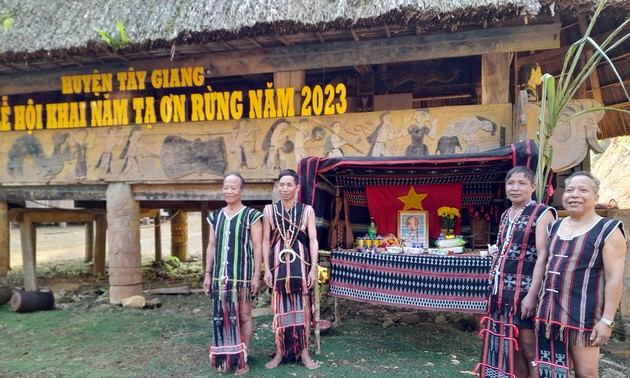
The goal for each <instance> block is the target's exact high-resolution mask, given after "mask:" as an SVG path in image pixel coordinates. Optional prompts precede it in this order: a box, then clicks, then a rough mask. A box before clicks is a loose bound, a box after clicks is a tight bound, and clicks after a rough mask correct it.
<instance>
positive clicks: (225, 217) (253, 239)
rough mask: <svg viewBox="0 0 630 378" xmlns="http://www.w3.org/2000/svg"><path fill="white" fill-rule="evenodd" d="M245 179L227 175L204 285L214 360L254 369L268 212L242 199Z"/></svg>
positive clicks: (222, 368)
mask: <svg viewBox="0 0 630 378" xmlns="http://www.w3.org/2000/svg"><path fill="white" fill-rule="evenodd" d="M244 186H245V181H244V180H243V177H242V176H241V175H239V174H238V173H230V174H228V175H227V176H225V178H224V179H223V190H222V191H223V198H224V199H225V202H226V203H227V206H226V207H224V208H222V209H219V210H217V211H215V212H213V213H212V214H211V215H210V216H209V217H208V223H210V238H209V243H208V249H207V252H206V272H205V275H204V280H203V288H204V290H205V292H206V293H208V294H210V296H211V298H212V300H213V322H212V324H213V338H212V346H210V360H211V361H212V365H213V366H215V367H217V370H218V371H219V372H220V373H225V372H227V371H228V370H230V369H231V368H232V367H233V366H236V375H241V374H245V373H247V372H248V371H249V367H248V366H247V352H248V351H249V346H250V342H251V339H252V328H253V323H252V296H253V295H254V294H255V293H256V292H257V291H258V287H259V282H260V265H261V263H262V249H261V247H262V222H261V218H262V214H261V213H260V211H258V210H256V209H253V208H250V207H247V206H245V205H243V203H242V202H241V196H242V194H243V189H244Z"/></svg>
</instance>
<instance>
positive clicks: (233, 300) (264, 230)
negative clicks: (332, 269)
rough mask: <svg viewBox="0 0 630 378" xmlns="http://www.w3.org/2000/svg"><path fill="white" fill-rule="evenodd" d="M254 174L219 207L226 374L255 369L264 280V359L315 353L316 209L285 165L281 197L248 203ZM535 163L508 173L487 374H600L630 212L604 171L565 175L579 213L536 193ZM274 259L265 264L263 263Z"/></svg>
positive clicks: (211, 266) (217, 289)
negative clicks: (606, 195)
mask: <svg viewBox="0 0 630 378" xmlns="http://www.w3.org/2000/svg"><path fill="white" fill-rule="evenodd" d="M244 188H245V181H244V179H243V177H242V176H241V175H239V174H238V173H231V174H228V175H227V176H226V177H225V178H224V180H223V197H224V199H225V202H226V206H225V207H224V208H222V209H219V210H217V211H215V212H213V213H212V214H211V215H210V216H209V217H208V222H209V223H210V227H211V232H210V238H209V244H208V250H207V260H206V271H205V276H204V283H203V287H204V289H205V291H206V293H208V294H209V295H210V297H211V298H212V300H213V301H212V302H213V342H212V346H211V347H210V359H211V362H212V365H213V366H215V367H216V368H217V370H218V371H219V372H227V371H229V370H230V369H232V368H233V367H236V374H237V375H241V374H244V373H246V372H248V371H249V367H248V365H247V353H248V351H249V348H250V342H251V338H252V332H253V329H252V297H253V295H255V294H256V293H257V291H258V289H259V285H260V278H261V265H262V266H264V274H263V281H264V283H265V284H266V285H267V286H269V287H270V288H271V289H272V309H273V312H274V319H273V330H274V332H275V344H276V351H275V355H274V356H273V358H272V360H271V361H269V362H267V364H266V365H265V366H266V367H267V368H269V369H272V368H275V367H276V366H278V365H279V364H280V363H281V362H283V361H284V362H287V361H293V362H295V361H298V360H301V362H302V363H303V364H304V366H306V367H307V368H308V369H315V368H317V367H318V364H317V363H316V362H315V361H313V360H312V359H311V357H310V355H309V351H308V349H309V335H310V326H311V319H312V305H313V291H312V289H313V288H314V287H316V286H315V285H316V284H317V258H318V255H317V254H318V250H319V246H318V243H317V235H316V229H315V213H314V210H313V208H312V207H311V206H309V205H305V204H301V203H298V202H296V200H295V198H296V193H297V191H298V190H299V183H298V175H297V173H296V172H295V171H293V170H290V169H287V170H283V171H282V172H280V175H279V178H278V192H279V194H280V201H278V202H277V203H274V204H270V205H266V206H265V208H264V211H263V213H261V212H260V211H258V210H256V209H254V208H250V207H247V206H245V205H243V203H242V201H241V197H242V194H243V190H244ZM535 189H536V184H535V181H534V173H533V172H532V170H531V169H529V168H527V167H523V166H517V167H515V168H513V169H512V170H510V171H509V172H508V173H507V176H506V182H505V191H506V195H507V197H508V199H509V200H510V202H511V204H512V206H511V207H510V208H509V209H507V210H506V211H505V212H504V213H503V215H502V217H501V221H500V224H499V233H498V238H497V244H496V247H497V248H496V250H495V251H494V253H493V264H492V268H491V271H490V275H489V291H490V293H489V297H488V308H487V314H486V316H484V317H483V318H482V330H481V332H480V335H481V337H482V339H483V347H482V352H481V361H480V362H479V364H478V365H477V366H476V368H475V369H476V371H477V373H478V374H479V375H480V376H482V377H493V378H494V377H518V378H521V377H530V378H534V377H538V376H540V377H544V378H546V377H554V378H555V377H568V376H569V371H570V369H571V368H573V369H574V372H575V375H576V376H577V377H597V374H598V364H599V360H598V359H599V348H600V346H601V345H603V344H605V343H606V342H607V341H608V339H609V338H610V336H611V332H612V328H613V325H614V322H613V319H614V317H615V313H616V311H617V307H618V306H619V302H620V300H621V290H622V281H623V271H624V264H625V253H626V240H625V231H624V228H623V224H622V222H621V221H618V220H613V219H608V218H604V217H601V216H599V215H598V214H597V213H596V212H595V204H596V203H597V201H598V199H599V196H598V191H599V181H598V180H597V179H596V178H595V177H593V176H592V175H591V174H590V173H588V172H583V171H581V172H575V173H573V174H572V175H570V176H569V177H568V178H567V179H566V181H565V190H564V194H563V196H562V204H563V207H564V209H565V210H566V211H567V212H568V217H566V218H564V219H560V220H558V219H557V218H558V214H557V212H556V210H555V209H553V208H552V207H549V206H547V205H544V204H542V203H540V202H537V201H534V200H533V199H532V195H533V193H534V190H535ZM263 263H264V264H263Z"/></svg>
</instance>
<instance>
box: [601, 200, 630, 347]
mask: <svg viewBox="0 0 630 378" xmlns="http://www.w3.org/2000/svg"><path fill="white" fill-rule="evenodd" d="M607 217H608V218H613V219H618V220H620V221H623V223H624V224H626V225H627V224H630V210H618V209H610V210H608V214H607ZM628 262H630V239H627V240H626V265H625V267H624V271H623V291H622V292H621V305H620V312H621V326H622V327H623V331H624V333H625V335H626V344H628V343H630V264H629V263H628Z"/></svg>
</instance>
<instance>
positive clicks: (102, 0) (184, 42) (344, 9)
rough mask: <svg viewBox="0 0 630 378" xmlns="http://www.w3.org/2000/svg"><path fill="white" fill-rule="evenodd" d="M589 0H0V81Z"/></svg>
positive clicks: (619, 10)
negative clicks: (104, 35) (121, 38)
mask: <svg viewBox="0 0 630 378" xmlns="http://www.w3.org/2000/svg"><path fill="white" fill-rule="evenodd" d="M595 7H596V1H594V0H557V1H553V0H440V1H436V0H291V1H289V0H265V1H263V0H243V1H234V0H198V1H191V0H152V1H144V0H125V1H121V0H48V1H41V0H38V1H36V0H0V21H2V20H3V19H4V18H6V17H10V18H13V19H14V23H13V25H12V26H11V27H10V29H9V30H8V31H4V30H3V29H2V28H0V81H1V79H3V78H7V79H8V78H14V79H15V78H17V77H19V78H22V77H26V76H28V75H31V74H38V73H43V72H49V73H50V72H55V71H57V72H58V71H59V70H64V69H68V68H71V67H82V68H87V67H90V66H93V65H101V64H112V65H113V64H122V65H131V64H133V63H134V62H137V61H138V60H147V59H150V60H153V59H163V58H171V59H172V57H173V55H174V54H177V55H178V56H179V57H180V58H182V57H196V56H207V55H208V54H213V53H220V52H226V51H236V50H238V51H247V50H248V49H252V51H253V50H255V49H260V48H268V47H277V46H291V45H305V44H321V43H328V42H337V41H353V40H354V41H359V40H366V39H367V40H369V39H383V38H390V37H395V36H404V35H417V34H420V33H437V32H446V33H448V32H454V31H457V30H466V29H480V28H490V27H495V26H507V25H514V24H519V25H522V24H524V23H526V22H529V23H533V22H534V23H535V22H538V21H539V20H542V19H545V18H547V19H548V16H552V15H556V16H557V15H561V16H568V15H571V16H574V15H580V16H588V15H589V14H590V13H591V12H592V11H593V9H594V8H595ZM603 16H604V17H608V18H610V19H625V18H627V17H629V16H630V1H628V0H622V1H620V0H609V1H608V2H607V9H606V10H605V12H604V15H603ZM116 21H120V22H121V23H122V25H123V26H124V28H125V30H126V33H127V36H128V38H129V43H128V44H127V45H126V46H125V47H123V48H120V49H117V50H115V51H113V50H112V48H111V47H109V46H107V44H105V43H104V42H103V40H102V39H101V38H100V36H99V35H98V34H97V32H96V31H95V30H94V29H95V28H96V29H102V30H105V31H107V32H109V33H111V34H112V35H115V34H117V33H118V31H117V29H116ZM566 30H567V29H565V28H564V27H563V31H562V33H563V34H566ZM608 30H610V29H608ZM579 32H580V30H579V29H578V30H577V33H575V35H571V36H570V38H569V39H568V40H565V39H566V38H564V36H561V40H562V45H564V46H566V45H567V44H570V43H572V42H573V41H575V40H576V39H577V38H579V37H580V35H579ZM604 32H605V31H604ZM602 33H603V32H602ZM576 35H577V37H576ZM618 50H619V49H618ZM534 55H536V54H534ZM563 55H564V54H563V53H562V56H563ZM618 56H619V57H620V58H619V60H618V61H616V64H618V65H620V64H624V67H622V68H621V71H620V72H622V76H623V80H626V81H627V79H628V78H627V76H628V74H627V72H630V71H628V69H630V68H629V67H630V64H628V63H625V59H623V57H624V56H627V55H626V51H625V48H624V50H623V51H621V52H620V53H619V54H618ZM530 58H532V59H539V57H538V56H532V55H530ZM546 58H547V60H549V62H547V63H541V64H542V65H543V69H544V70H545V72H550V73H554V74H556V73H557V72H558V71H557V70H556V69H555V68H554V67H553V65H554V64H555V65H557V64H558V63H561V60H560V61H558V59H556V60H555V61H554V62H551V60H550V59H549V57H548V56H547V57H546ZM552 63H553V64H552ZM606 75H607V72H605V71H604V70H602V72H601V73H600V81H601V86H602V88H608V89H606V91H607V93H604V97H605V101H604V102H605V103H606V104H607V105H611V106H617V107H623V108H628V107H629V106H630V105H629V104H630V103H629V102H628V101H627V99H625V96H623V95H622V94H621V95H619V93H616V92H619V90H618V89H619V87H618V86H617V87H615V86H614V83H613V82H614V80H613V79H610V80H609V79H607V78H606V77H605V76H606ZM607 76H610V75H607ZM613 91H614V92H615V93H613ZM611 93H612V97H611V95H610V94H611ZM601 125H603V127H602V129H603V132H602V134H601V135H603V136H605V137H610V136H614V135H623V134H628V133H630V122H627V120H626V119H625V117H624V116H619V115H615V116H614V117H609V116H606V118H605V120H604V122H602V124H601Z"/></svg>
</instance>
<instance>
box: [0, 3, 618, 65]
mask: <svg viewBox="0 0 630 378" xmlns="http://www.w3.org/2000/svg"><path fill="white" fill-rule="evenodd" d="M627 3H628V2H627V1H613V2H611V6H613V7H615V8H619V9H625V10H626V11H627V10H628V9H630V5H628V4H627ZM592 8H593V2H592V1H584V0H582V1H579V0H572V1H555V2H553V1H548V0H547V1H545V0H542V1H536V0H517V1H501V0H499V1H497V0H468V1H464V0H459V1H457V0H441V1H435V0H416V1H413V0H378V1H377V0H345V1H324V0H320V1H313V0H297V1H290V2H289V1H279V0H278V1H267V2H261V1H258V0H253V1H252V0H250V1H240V2H237V1H233V0H208V1H189V0H154V1H149V2H147V1H143V0H125V1H119V0H81V1H79V0H67V1H66V0H50V1H27V0H3V1H1V2H0V15H4V16H5V17H11V18H13V19H14V20H15V21H14V23H13V26H12V27H11V28H10V29H9V30H8V31H6V32H3V31H0V35H1V34H2V33H3V34H4V35H3V36H2V38H0V61H3V62H7V63H17V62H24V61H29V60H30V61H39V60H47V59H55V58H62V57H64V56H69V55H76V54H77V53H79V54H89V55H94V54H99V53H103V52H105V51H106V50H107V47H106V46H105V44H104V43H102V41H101V40H100V38H99V36H98V35H97V33H96V32H95V31H94V28H98V29H102V30H105V31H109V32H111V33H112V34H115V33H116V32H117V31H116V27H115V22H116V21H120V22H121V23H122V24H123V25H124V27H125V29H126V32H127V34H128V37H129V39H130V45H129V46H128V47H127V49H129V50H132V51H133V50H135V51H137V50H152V49H159V48H170V46H171V45H172V44H174V43H175V44H177V45H186V44H191V43H193V44H197V43H211V42H217V41H231V40H238V39H243V38H251V37H257V36H261V35H274V36H278V35H279V36H282V35H289V34H297V33H305V32H325V31H327V30H349V29H351V28H355V29H356V28H369V27H374V26H382V25H388V24H392V25H407V24H415V25H418V26H420V27H422V28H423V29H435V28H438V29H439V28H446V27H452V26H453V25H455V24H471V23H472V24H478V25H479V24H481V23H490V24H492V23H498V22H502V21H505V20H510V19H518V18H519V17H520V16H524V15H528V16H536V15H539V14H543V13H551V12H553V11H556V12H558V11H563V12H564V11H566V12H569V11H585V10H590V9H592Z"/></svg>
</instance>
